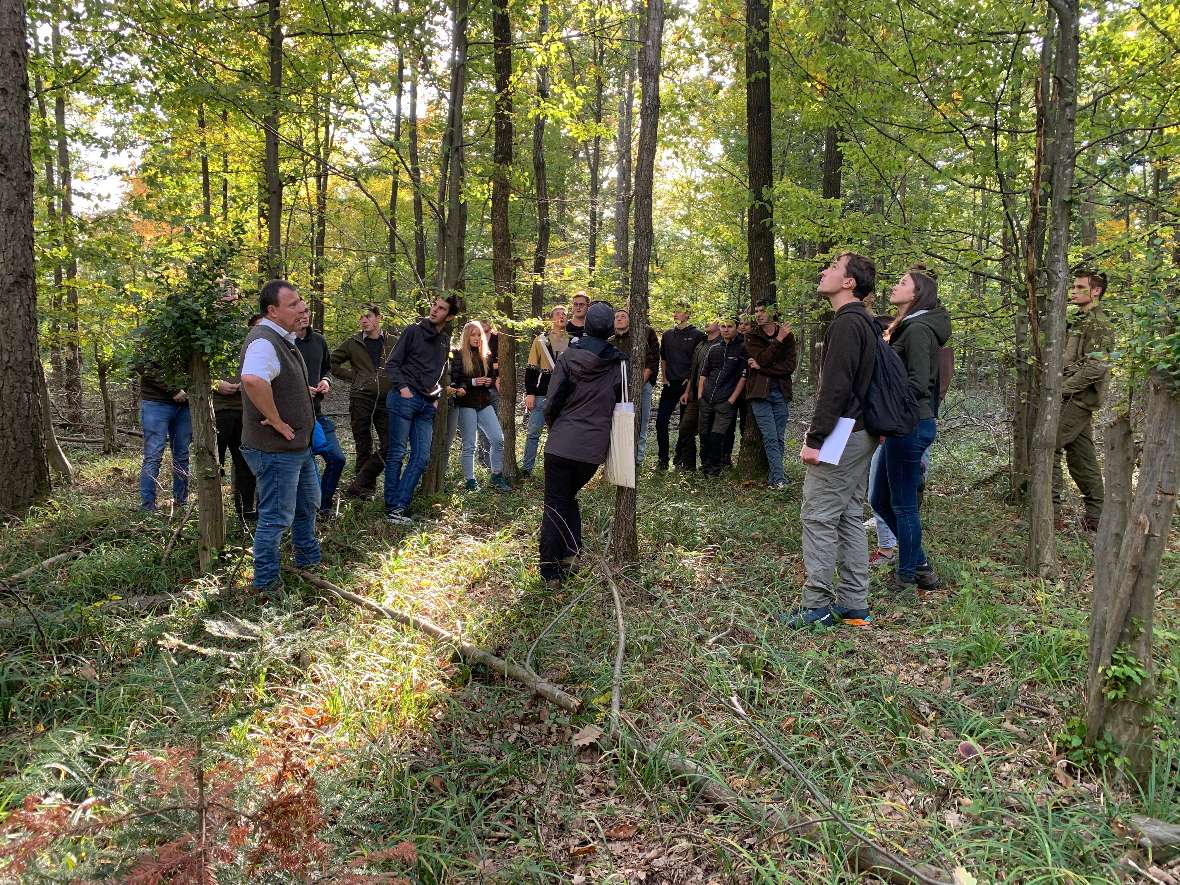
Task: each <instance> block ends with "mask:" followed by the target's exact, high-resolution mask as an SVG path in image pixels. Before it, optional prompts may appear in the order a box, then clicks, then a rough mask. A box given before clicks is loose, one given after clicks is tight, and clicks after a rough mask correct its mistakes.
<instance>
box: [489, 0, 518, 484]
mask: <svg viewBox="0 0 1180 885" xmlns="http://www.w3.org/2000/svg"><path fill="white" fill-rule="evenodd" d="M493 2H494V3H495V5H494V7H493V9H492V39H493V42H494V44H495V49H494V55H495V59H494V62H495V69H496V101H495V110H494V126H495V146H494V148H493V157H492V159H493V161H494V163H495V165H494V166H493V170H492V280H493V285H494V286H495V290H496V306H497V308H498V309H499V311H500V313H501V315H502V316H503V317H504V323H503V324H502V325H501V327H500V334H499V339H498V340H499V350H498V353H497V358H498V359H499V362H500V416H499V417H500V427H501V428H502V429H503V431H504V454H503V466H502V468H501V471H500V472H501V474H502V475H503V476H504V478H505V479H506V480H508V482H512V481H513V480H515V479H516V335H515V333H514V331H513V329H514V321H515V316H514V310H513V291H514V289H515V288H516V273H515V266H514V264H513V261H512V231H511V229H510V227H509V224H508V200H509V196H510V193H511V190H512V182H511V175H512V138H513V127H512V93H511V91H510V90H511V88H512V21H511V19H510V17H509V15H508V0H493Z"/></svg>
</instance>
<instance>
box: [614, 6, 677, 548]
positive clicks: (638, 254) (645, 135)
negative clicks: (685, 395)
mask: <svg viewBox="0 0 1180 885" xmlns="http://www.w3.org/2000/svg"><path fill="white" fill-rule="evenodd" d="M663 38H664V0H647V11H646V14H645V15H644V18H643V23H642V25H641V26H640V35H639V40H640V45H641V46H642V50H641V53H640V61H639V77H640V88H641V90H642V100H641V102H640V106H639V150H638V153H637V157H636V166H635V253H634V255H633V256H632V260H631V299H630V307H631V329H632V333H631V347H630V352H629V353H628V354H627V360H628V365H630V366H631V367H632V369H631V372H630V385H629V386H630V399H631V402H633V403H638V402H639V399H640V394H641V393H642V390H643V359H644V353H645V351H646V350H647V313H648V294H649V293H648V288H649V274H648V272H649V264H650V261H651V251H652V239H653V230H652V188H653V185H654V182H655V164H656V146H657V136H658V131H659V124H660V56H661V51H662V49H663ZM635 411H636V420H638V413H639V410H638V408H637V409H636V410H635ZM636 500H637V489H627V488H622V487H620V488H619V489H618V490H617V491H616V493H615V518H614V521H613V522H612V524H611V555H612V557H613V558H614V560H615V561H616V562H622V561H628V560H633V559H634V558H635V557H636V556H637V555H638V553H639V539H638V535H637V533H636V526H635V504H636Z"/></svg>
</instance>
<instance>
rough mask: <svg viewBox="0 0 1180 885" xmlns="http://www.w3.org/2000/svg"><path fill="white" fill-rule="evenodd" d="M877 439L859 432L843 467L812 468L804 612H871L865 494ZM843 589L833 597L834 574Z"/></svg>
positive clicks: (806, 494)
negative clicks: (837, 573) (831, 609)
mask: <svg viewBox="0 0 1180 885" xmlns="http://www.w3.org/2000/svg"><path fill="white" fill-rule="evenodd" d="M876 448H877V439H876V437H873V436H870V435H869V433H868V432H866V431H864V430H858V431H856V432H855V433H853V434H852V436H850V437H849V438H848V445H847V447H845V449H844V454H843V456H841V458H840V463H839V464H816V465H808V467H807V476H806V478H805V479H804V480H803V508H802V512H801V514H800V515H801V517H802V520H803V567H804V569H805V570H806V572H807V577H806V579H805V580H804V582H803V607H804V608H826V607H828V606H832V605H838V606H840V607H841V608H845V609H857V608H868V607H869V606H868V599H869V541H868V536H867V534H866V533H865V526H864V521H865V494H866V491H867V487H868V479H869V462H870V461H871V460H872V457H873V452H874V451H875V450H876ZM837 567H838V568H839V569H840V579H839V584H837V586H836V591H835V593H834V594H833V592H832V582H833V578H834V573H835V571H836V569H837Z"/></svg>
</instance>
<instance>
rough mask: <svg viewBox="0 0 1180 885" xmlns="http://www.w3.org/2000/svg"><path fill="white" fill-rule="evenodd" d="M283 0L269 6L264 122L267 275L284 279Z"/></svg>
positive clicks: (274, 1) (267, 8)
mask: <svg viewBox="0 0 1180 885" xmlns="http://www.w3.org/2000/svg"><path fill="white" fill-rule="evenodd" d="M281 2H282V0H267V3H266V21H267V31H266V48H267V77H268V79H267V114H266V120H265V122H264V126H263V129H264V132H265V157H264V160H263V169H264V175H265V179H266V182H265V188H266V269H265V270H266V273H265V275H266V276H268V277H270V278H271V279H277V278H279V277H281V276H283V176H282V171H281V170H280V169H279V126H280V124H281V107H282V100H283V23H282V6H281Z"/></svg>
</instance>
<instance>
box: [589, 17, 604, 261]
mask: <svg viewBox="0 0 1180 885" xmlns="http://www.w3.org/2000/svg"><path fill="white" fill-rule="evenodd" d="M593 21H594V22H597V16H594V19H593ZM605 52H606V42H605V41H604V40H603V38H602V37H601V36H596V37H595V38H594V105H593V114H594V135H593V136H592V137H591V139H590V162H589V167H590V169H589V171H590V242H589V245H588V248H587V256H586V265H587V267H588V268H589V269H590V279H594V269H595V268H596V267H597V266H598V230H599V228H600V227H601V225H602V208H601V207H600V206H599V205H598V194H599V191H600V190H601V189H602V178H601V174H600V168H601V165H602V133H601V131H600V129H601V128H602V85H603V80H602V67H603V64H604V63H605V57H604V56H605Z"/></svg>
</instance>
